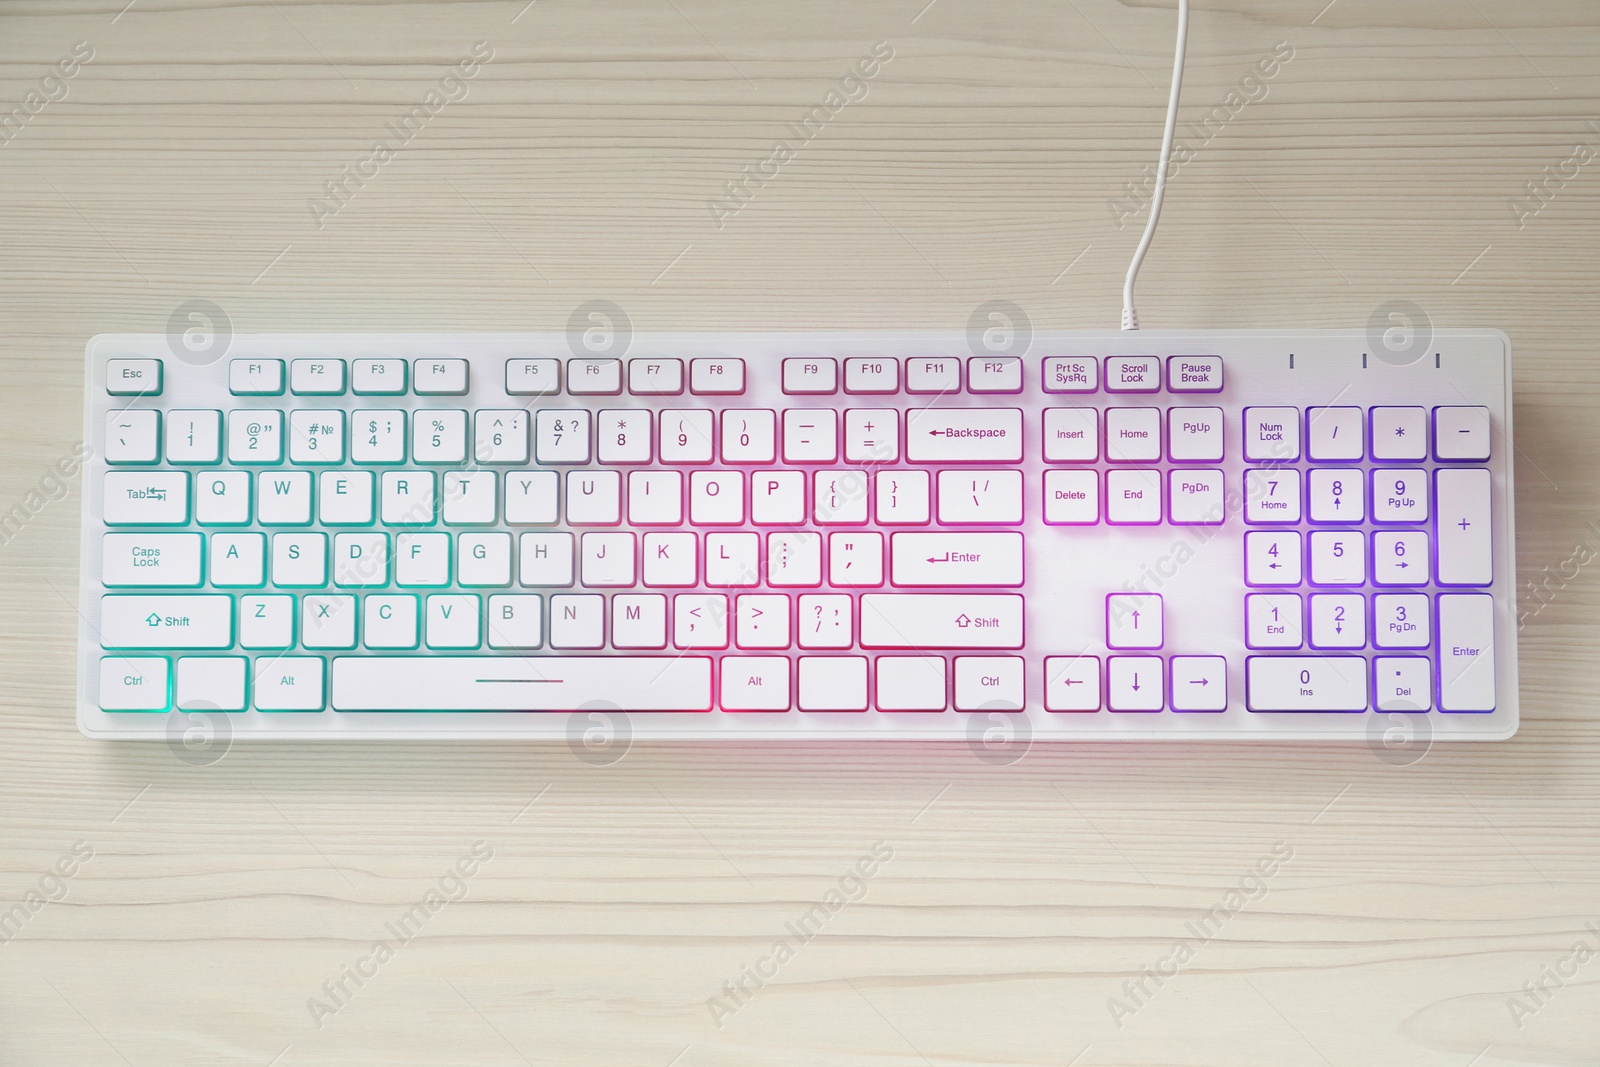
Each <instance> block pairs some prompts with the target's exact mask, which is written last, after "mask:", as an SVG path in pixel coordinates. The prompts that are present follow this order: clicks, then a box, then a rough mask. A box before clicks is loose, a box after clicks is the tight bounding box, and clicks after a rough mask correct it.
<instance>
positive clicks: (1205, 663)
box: [1172, 656, 1228, 711]
mask: <svg viewBox="0 0 1600 1067" xmlns="http://www.w3.org/2000/svg"><path fill="white" fill-rule="evenodd" d="M1227 709H1228V661H1227V660H1225V659H1223V658H1222V657H1221V656H1173V657H1172V710H1173V711H1226V710H1227Z"/></svg>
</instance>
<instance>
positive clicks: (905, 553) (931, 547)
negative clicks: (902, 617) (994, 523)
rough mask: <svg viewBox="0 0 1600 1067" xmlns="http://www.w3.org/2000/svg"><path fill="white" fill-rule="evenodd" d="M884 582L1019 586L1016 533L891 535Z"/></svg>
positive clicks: (925, 585) (1019, 537)
mask: <svg viewBox="0 0 1600 1067" xmlns="http://www.w3.org/2000/svg"><path fill="white" fill-rule="evenodd" d="M889 551H890V559H891V566H890V572H889V581H890V582H891V584H893V585H897V586H905V587H909V588H928V587H933V586H1013V587H1014V586H1020V585H1021V584H1022V535H1021V534H1020V533H897V534H893V535H892V536H891V537H890V538H889Z"/></svg>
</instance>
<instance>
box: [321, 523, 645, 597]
mask: <svg viewBox="0 0 1600 1067" xmlns="http://www.w3.org/2000/svg"><path fill="white" fill-rule="evenodd" d="M342 536H363V537H366V536H373V535H370V534H362V535H342ZM376 536H379V537H382V536H383V535H382V534H378V535H376ZM583 536H584V537H585V538H588V537H625V538H627V541H626V543H625V544H626V548H627V560H626V568H627V574H628V581H627V582H626V583H622V584H627V585H632V584H633V535H632V534H584V535H583ZM337 541H338V538H335V544H334V546H333V547H334V559H335V560H337V559H338V558H339V556H340V552H339V545H338V544H337ZM619 556H620V553H619ZM617 562H618V566H619V569H621V566H622V563H623V561H622V560H621V559H620V558H619V559H618V561H617ZM337 570H338V568H337V564H336V565H335V574H334V579H333V580H334V584H335V585H343V584H345V583H343V582H341V581H340V580H339V577H338V573H337ZM456 583H457V584H458V585H461V586H462V587H464V588H467V589H483V588H498V589H504V588H506V587H507V586H509V585H510V584H511V535H510V534H508V533H464V534H462V535H461V536H460V537H459V538H457V539H456ZM584 584H585V585H595V584H597V583H595V582H591V581H589V580H588V579H587V578H585V580H584Z"/></svg>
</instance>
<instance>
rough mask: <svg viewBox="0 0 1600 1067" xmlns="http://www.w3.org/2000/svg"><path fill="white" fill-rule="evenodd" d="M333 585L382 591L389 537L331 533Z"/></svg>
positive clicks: (387, 558)
mask: <svg viewBox="0 0 1600 1067" xmlns="http://www.w3.org/2000/svg"><path fill="white" fill-rule="evenodd" d="M502 536H504V535H502ZM508 581H509V578H508ZM258 584H259V583H258ZM333 584H334V585H336V586H340V587H343V588H346V589H348V588H366V589H382V588H383V587H384V586H386V585H388V584H389V535H388V534H381V533H342V534H335V535H334V538H333Z"/></svg>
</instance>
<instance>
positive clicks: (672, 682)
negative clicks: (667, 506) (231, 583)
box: [332, 656, 711, 711]
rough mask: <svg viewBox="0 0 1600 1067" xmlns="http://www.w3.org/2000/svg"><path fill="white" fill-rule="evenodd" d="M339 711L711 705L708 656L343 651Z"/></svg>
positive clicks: (336, 684)
mask: <svg viewBox="0 0 1600 1067" xmlns="http://www.w3.org/2000/svg"><path fill="white" fill-rule="evenodd" d="M332 704H333V709H334V710H335V711H590V710H601V709H610V710H621V711H710V710H711V660H709V659H707V658H706V657H704V656H679V657H673V656H340V657H338V658H337V659H335V660H334V661H333V693H332Z"/></svg>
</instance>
